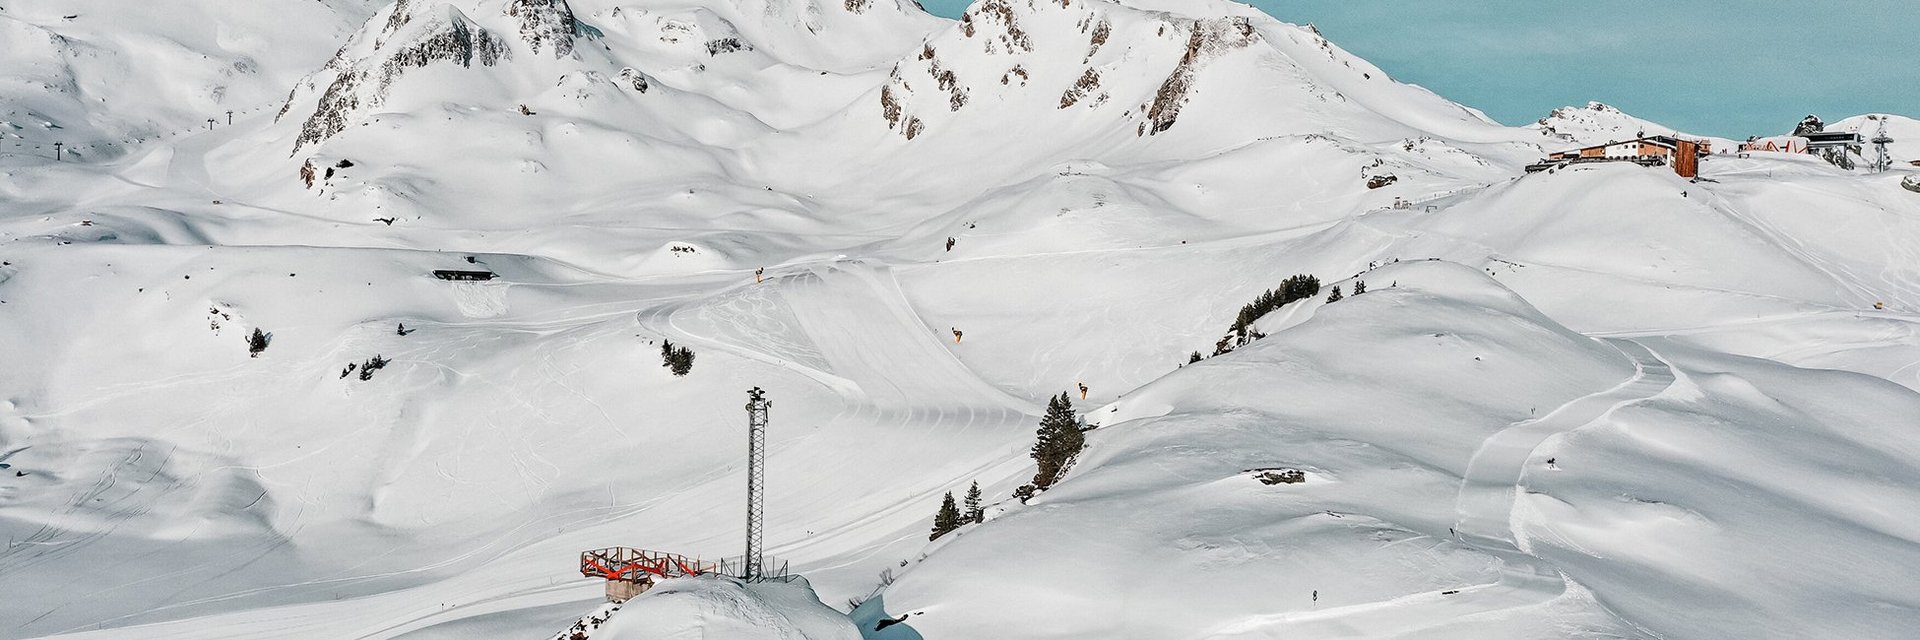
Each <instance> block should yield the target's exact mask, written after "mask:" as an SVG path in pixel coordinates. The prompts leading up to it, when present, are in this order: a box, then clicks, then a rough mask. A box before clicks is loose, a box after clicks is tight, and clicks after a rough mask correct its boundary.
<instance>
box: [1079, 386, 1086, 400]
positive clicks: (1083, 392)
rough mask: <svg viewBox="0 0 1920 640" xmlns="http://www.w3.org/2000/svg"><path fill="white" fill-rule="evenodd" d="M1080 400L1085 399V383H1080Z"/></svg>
mask: <svg viewBox="0 0 1920 640" xmlns="http://www.w3.org/2000/svg"><path fill="white" fill-rule="evenodd" d="M1080 399H1081V400H1085V399H1087V383H1085V382H1082V383H1080Z"/></svg>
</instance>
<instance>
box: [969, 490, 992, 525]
mask: <svg viewBox="0 0 1920 640" xmlns="http://www.w3.org/2000/svg"><path fill="white" fill-rule="evenodd" d="M964 521H965V522H972V523H974V524H979V523H982V522H986V521H987V510H986V508H984V507H982V506H980V482H979V481H978V480H976V481H974V483H973V486H971V487H967V513H966V519H965V520H964Z"/></svg>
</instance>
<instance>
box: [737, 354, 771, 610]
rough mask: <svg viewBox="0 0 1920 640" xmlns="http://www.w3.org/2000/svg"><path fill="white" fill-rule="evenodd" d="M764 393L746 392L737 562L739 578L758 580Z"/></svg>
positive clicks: (763, 514)
mask: <svg viewBox="0 0 1920 640" xmlns="http://www.w3.org/2000/svg"><path fill="white" fill-rule="evenodd" d="M771 406H773V403H772V402H769V401H767V392H765V391H762V390H760V387H754V388H753V389H752V390H751V391H748V392H747V555H746V557H745V558H743V559H742V560H741V565H743V568H742V570H741V572H740V573H741V574H742V575H741V576H740V577H741V578H743V579H746V580H755V579H758V578H759V577H760V570H761V566H760V565H761V559H762V556H761V555H760V529H761V528H762V527H763V526H764V525H765V524H766V507H765V505H764V504H763V501H764V500H765V498H766V485H767V473H766V465H765V460H764V458H765V457H766V450H767V408H768V407H771Z"/></svg>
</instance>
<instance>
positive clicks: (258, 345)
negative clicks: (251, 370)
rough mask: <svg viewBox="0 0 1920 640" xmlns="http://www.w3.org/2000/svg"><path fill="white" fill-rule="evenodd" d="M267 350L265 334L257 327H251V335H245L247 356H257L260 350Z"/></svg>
mask: <svg viewBox="0 0 1920 640" xmlns="http://www.w3.org/2000/svg"><path fill="white" fill-rule="evenodd" d="M266 350H267V334H266V333H265V332H263V331H261V330H260V328H259V327H255V328H254V329H253V335H250V336H247V357H249V358H258V357H260V352H262V351H266Z"/></svg>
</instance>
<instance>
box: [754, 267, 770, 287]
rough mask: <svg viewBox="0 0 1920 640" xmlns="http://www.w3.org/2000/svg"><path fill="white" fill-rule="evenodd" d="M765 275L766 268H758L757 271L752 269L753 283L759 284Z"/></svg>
mask: <svg viewBox="0 0 1920 640" xmlns="http://www.w3.org/2000/svg"><path fill="white" fill-rule="evenodd" d="M766 275H767V268H766V267H760V268H758V269H754V270H753V282H754V284H759V283H760V281H761V280H762V279H764V277H765V276H766Z"/></svg>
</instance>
